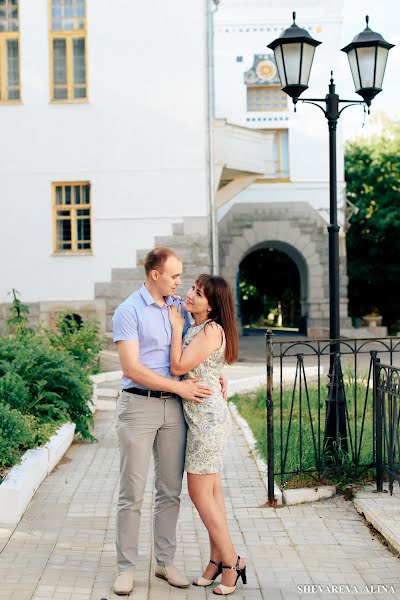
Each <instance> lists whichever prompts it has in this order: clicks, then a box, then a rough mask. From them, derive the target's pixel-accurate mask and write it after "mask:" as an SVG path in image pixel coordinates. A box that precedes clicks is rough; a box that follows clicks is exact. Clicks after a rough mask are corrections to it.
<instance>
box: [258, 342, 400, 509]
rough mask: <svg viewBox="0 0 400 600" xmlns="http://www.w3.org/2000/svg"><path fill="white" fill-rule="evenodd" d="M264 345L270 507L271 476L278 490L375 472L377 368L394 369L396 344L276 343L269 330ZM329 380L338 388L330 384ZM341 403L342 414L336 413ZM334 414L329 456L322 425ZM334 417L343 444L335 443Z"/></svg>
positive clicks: (399, 358) (398, 355)
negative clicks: (307, 480) (299, 481)
mask: <svg viewBox="0 0 400 600" xmlns="http://www.w3.org/2000/svg"><path fill="white" fill-rule="evenodd" d="M266 342H267V457H268V500H269V502H270V503H271V504H273V502H274V479H275V477H277V478H278V480H279V481H280V484H281V486H282V487H284V486H285V485H286V484H287V482H288V479H289V478H291V477H294V476H299V475H301V476H304V475H308V476H310V477H312V478H315V480H316V481H320V480H321V479H322V477H324V476H326V474H327V473H332V471H334V472H335V474H336V475H340V473H346V471H347V472H348V471H350V470H351V472H352V474H353V475H354V472H356V473H358V474H361V473H362V472H363V471H364V470H366V469H369V468H375V466H376V445H375V440H376V401H375V396H376V383H375V377H376V376H377V370H376V368H375V365H376V363H377V361H378V359H382V362H384V363H385V364H386V365H389V366H390V367H394V366H396V364H397V366H398V367H400V339H398V338H393V337H387V338H379V339H378V338H376V339H341V340H329V339H321V340H310V339H304V340H296V341H279V340H277V341H275V340H274V335H273V333H272V332H271V331H269V332H268V333H267V335H266ZM332 374H334V375H335V374H336V375H337V378H336V382H337V381H340V386H338V385H332ZM340 402H342V403H343V404H344V407H343V408H344V410H342V411H338V410H337V409H338V404H339V403H340ZM334 403H335V404H334ZM333 409H334V410H335V411H336V436H335V439H334V440H333V446H334V447H336V449H337V451H336V452H335V453H334V455H333V456H332V455H328V454H327V437H326V431H325V429H326V427H325V425H326V421H327V418H328V417H329V411H331V410H333ZM340 414H343V415H344V420H345V426H344V429H345V431H346V434H345V437H346V439H345V440H343V439H340V432H343V427H339V425H340V423H339V416H338V415H340ZM342 425H343V424H342ZM398 425H399V423H398V422H397V427H398ZM342 436H343V433H342ZM330 441H331V442H332V440H330ZM331 447H332V446H331ZM343 448H345V450H343ZM396 448H397V449H396V452H398V450H399V447H398V446H397V447H396ZM397 456H398V454H397Z"/></svg>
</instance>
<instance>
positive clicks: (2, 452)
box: [0, 404, 34, 467]
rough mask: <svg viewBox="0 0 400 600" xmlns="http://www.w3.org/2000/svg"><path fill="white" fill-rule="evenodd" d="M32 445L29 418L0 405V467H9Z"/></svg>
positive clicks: (32, 436)
mask: <svg viewBox="0 0 400 600" xmlns="http://www.w3.org/2000/svg"><path fill="white" fill-rule="evenodd" d="M33 445H34V435H33V432H32V428H31V421H30V419H29V417H26V416H25V415H22V414H21V413H19V412H18V411H17V410H13V409H11V408H9V407H8V406H5V405H2V404H0V467H11V466H13V465H14V464H15V463H16V462H18V459H19V457H20V455H21V450H25V449H27V448H29V447H33Z"/></svg>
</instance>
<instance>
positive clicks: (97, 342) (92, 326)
mask: <svg viewBox="0 0 400 600" xmlns="http://www.w3.org/2000/svg"><path fill="white" fill-rule="evenodd" d="M46 335H47V336H48V338H49V341H50V344H51V345H52V346H53V348H57V349H58V350H64V351H67V352H69V353H70V354H72V356H73V357H74V358H75V359H76V360H77V361H78V363H79V365H80V366H81V367H83V368H84V369H87V370H88V371H89V372H90V373H98V371H99V352H100V350H101V349H102V346H103V339H102V337H101V335H100V325H99V322H98V321H96V320H95V319H83V320H82V321H81V322H80V323H78V322H77V321H76V320H75V317H74V315H73V314H72V313H70V312H61V313H59V314H58V316H57V320H56V323H55V328H54V329H50V330H47V331H46Z"/></svg>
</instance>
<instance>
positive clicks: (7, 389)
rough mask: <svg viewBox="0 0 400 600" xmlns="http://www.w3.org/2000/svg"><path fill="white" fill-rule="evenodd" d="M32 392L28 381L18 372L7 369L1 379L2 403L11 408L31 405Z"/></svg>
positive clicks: (0, 395)
mask: <svg viewBox="0 0 400 600" xmlns="http://www.w3.org/2000/svg"><path fill="white" fill-rule="evenodd" d="M30 402H31V394H30V392H29V387H28V385H27V383H26V382H25V381H24V380H23V379H22V377H21V376H20V375H18V373H14V372H12V371H6V372H5V374H4V376H3V377H2V378H1V379H0V403H1V404H7V405H8V406H10V407H11V408H16V409H19V408H24V407H27V406H29V403H30Z"/></svg>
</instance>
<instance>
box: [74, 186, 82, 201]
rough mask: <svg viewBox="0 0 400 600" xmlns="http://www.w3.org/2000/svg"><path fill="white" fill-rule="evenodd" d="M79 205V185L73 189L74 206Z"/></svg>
mask: <svg viewBox="0 0 400 600" xmlns="http://www.w3.org/2000/svg"><path fill="white" fill-rule="evenodd" d="M80 203H81V188H80V186H79V185H77V186H76V187H75V204H80Z"/></svg>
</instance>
